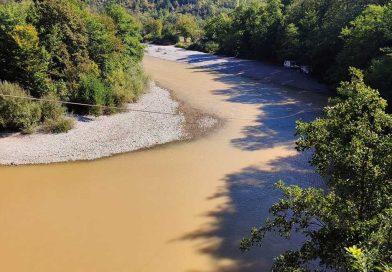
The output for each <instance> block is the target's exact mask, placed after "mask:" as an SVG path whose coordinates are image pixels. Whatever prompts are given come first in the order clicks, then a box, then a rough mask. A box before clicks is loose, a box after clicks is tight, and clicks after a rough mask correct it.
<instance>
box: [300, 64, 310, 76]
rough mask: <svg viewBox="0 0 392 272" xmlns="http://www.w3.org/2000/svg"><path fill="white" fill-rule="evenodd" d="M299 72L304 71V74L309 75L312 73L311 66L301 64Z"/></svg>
mask: <svg viewBox="0 0 392 272" xmlns="http://www.w3.org/2000/svg"><path fill="white" fill-rule="evenodd" d="M300 72H301V73H304V74H307V75H310V74H311V73H312V67H311V66H308V65H302V66H301V67H300Z"/></svg>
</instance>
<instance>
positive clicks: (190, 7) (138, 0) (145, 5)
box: [86, 0, 238, 17]
mask: <svg viewBox="0 0 392 272" xmlns="http://www.w3.org/2000/svg"><path fill="white" fill-rule="evenodd" d="M86 1H87V2H89V3H99V4H102V3H105V2H106V1H105V0H101V1H100V0H86ZM115 2H116V3H118V4H120V5H122V6H124V7H126V8H128V9H130V10H132V11H133V12H137V13H143V12H150V13H154V14H159V13H161V14H162V13H165V12H180V13H190V14H193V15H195V16H199V17H207V16H210V15H213V14H217V13H219V12H222V11H224V10H230V9H233V8H234V7H235V6H236V4H237V3H238V2H237V0H218V1H216V0H116V1H115Z"/></svg>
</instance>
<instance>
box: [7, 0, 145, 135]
mask: <svg viewBox="0 0 392 272" xmlns="http://www.w3.org/2000/svg"><path fill="white" fill-rule="evenodd" d="M143 48H144V47H143V45H142V44H141V36H140V34H139V28H138V24H137V23H136V21H135V19H134V18H133V17H132V16H131V15H130V14H129V12H128V11H127V10H126V9H125V8H124V7H121V6H120V5H116V4H113V3H108V4H106V5H104V6H103V7H102V8H101V9H93V8H90V7H89V6H88V5H87V4H86V3H84V2H83V1H79V0H69V1H61V0H35V1H30V0H23V1H17V2H16V1H6V3H5V4H1V5H0V81H1V83H0V93H1V94H3V95H7V96H2V97H0V127H2V128H7V129H22V130H24V131H31V130H33V129H34V128H35V127H37V126H38V125H39V124H41V123H43V124H44V128H45V129H47V130H48V131H67V130H69V129H70V128H71V127H72V124H71V120H70V119H67V118H65V117H64V113H65V112H66V111H72V112H76V113H78V112H82V113H86V112H89V113H93V114H103V113H110V112H112V111H113V110H112V108H110V107H112V106H117V107H118V106H121V105H122V104H123V103H126V102H131V101H133V100H135V99H136V98H137V96H138V95H139V94H140V93H141V92H143V90H144V87H145V84H146V77H145V75H144V74H143V71H142V68H141V66H140V61H141V59H142V56H143V50H144V49H143ZM13 96H23V97H27V98H28V97H30V96H31V97H34V98H39V99H45V100H47V101H46V102H37V101H34V100H30V99H24V100H23V99H22V100H21V99H19V98H15V97H13ZM58 100H63V101H69V102H78V103H86V104H94V105H99V106H97V107H92V108H88V107H76V106H68V108H64V107H63V106H62V105H61V104H60V103H57V102H56V101H58ZM48 101H49V102H48ZM100 106H108V107H106V108H104V107H100Z"/></svg>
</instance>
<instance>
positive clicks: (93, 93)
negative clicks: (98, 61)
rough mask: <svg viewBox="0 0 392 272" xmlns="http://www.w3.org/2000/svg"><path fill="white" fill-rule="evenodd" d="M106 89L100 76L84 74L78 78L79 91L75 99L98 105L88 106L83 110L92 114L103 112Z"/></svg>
mask: <svg viewBox="0 0 392 272" xmlns="http://www.w3.org/2000/svg"><path fill="white" fill-rule="evenodd" d="M107 93H108V89H107V88H106V86H105V84H104V83H103V82H102V80H101V79H100V78H98V77H97V76H96V75H94V74H85V75H82V76H81V78H80V87H79V92H78V94H77V97H76V101H77V102H80V103H85V104H92V105H98V107H90V108H89V109H85V110H84V111H86V110H87V111H88V112H89V113H91V114H94V115H100V114H102V113H103V107H100V106H104V105H105V104H106V103H105V102H106V100H107V99H106V97H107Z"/></svg>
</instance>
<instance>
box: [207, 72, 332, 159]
mask: <svg viewBox="0 0 392 272" xmlns="http://www.w3.org/2000/svg"><path fill="white" fill-rule="evenodd" d="M218 80H219V81H222V82H225V83H228V84H230V86H231V87H230V88H229V89H225V90H217V91H215V92H214V94H215V95H221V96H224V97H225V100H226V101H228V102H231V103H240V104H254V105H259V106H258V109H259V111H260V113H259V114H258V116H257V118H256V119H255V120H254V123H255V124H252V125H248V126H245V127H243V128H242V134H243V136H242V137H240V138H237V139H232V140H231V143H232V144H233V145H234V146H235V147H237V148H240V149H242V150H245V151H256V150H260V149H263V148H271V147H274V146H276V145H287V144H289V143H292V142H293V141H294V133H295V124H296V120H298V119H301V120H304V121H311V120H314V119H315V118H316V117H317V116H319V115H320V114H321V112H322V107H321V103H320V101H325V96H320V94H312V93H310V92H308V91H301V90H293V89H288V88H282V87H277V86H274V85H270V84H265V83H260V82H255V81H249V80H241V79H239V78H238V77H230V76H221V77H219V78H218ZM238 118H241V116H238Z"/></svg>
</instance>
